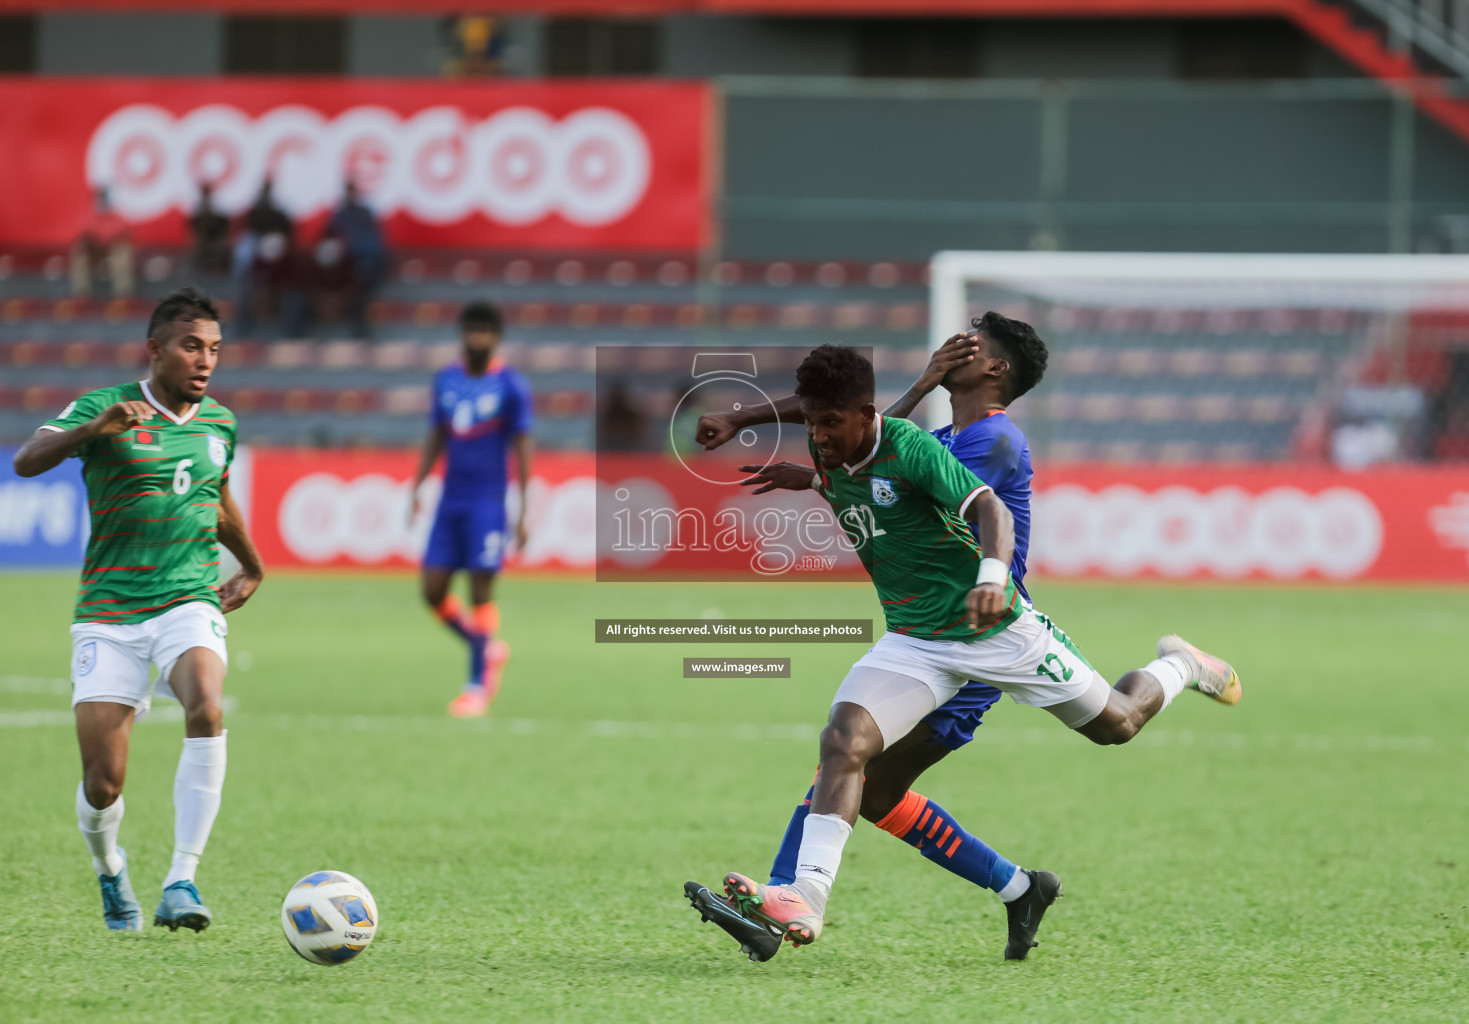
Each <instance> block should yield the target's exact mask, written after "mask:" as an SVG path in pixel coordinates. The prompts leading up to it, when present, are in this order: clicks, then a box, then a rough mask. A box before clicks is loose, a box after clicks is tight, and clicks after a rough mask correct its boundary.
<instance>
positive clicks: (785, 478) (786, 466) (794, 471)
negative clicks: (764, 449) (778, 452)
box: [740, 462, 816, 494]
mask: <svg viewBox="0 0 1469 1024" xmlns="http://www.w3.org/2000/svg"><path fill="white" fill-rule="evenodd" d="M740 472H741V473H754V474H755V475H754V476H752V477H750V479H748V480H741V481H740V486H741V487H751V486H754V485H755V484H762V485H763V486H761V487H757V488H756V489H755V491H754V493H755V494H764V493H765V492H766V491H773V490H776V489H780V490H782V491H804V490H807V489H809V488H810V487H811V480H812V478H813V477H814V476H815V474H816V471H815V470H814V469H812V468H811V467H810V466H803V465H801V464H800V463H798V462H772V463H771V464H770V465H768V466H741V467H740Z"/></svg>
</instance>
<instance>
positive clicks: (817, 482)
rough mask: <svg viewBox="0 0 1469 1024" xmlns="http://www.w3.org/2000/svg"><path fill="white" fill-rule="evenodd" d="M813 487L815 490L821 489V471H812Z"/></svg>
mask: <svg viewBox="0 0 1469 1024" xmlns="http://www.w3.org/2000/svg"><path fill="white" fill-rule="evenodd" d="M811 489H812V490H813V491H819V490H821V474H820V473H812V474H811Z"/></svg>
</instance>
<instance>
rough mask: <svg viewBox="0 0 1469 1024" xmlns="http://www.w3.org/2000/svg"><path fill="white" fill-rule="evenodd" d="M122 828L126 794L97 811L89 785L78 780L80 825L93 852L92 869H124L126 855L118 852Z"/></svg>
mask: <svg viewBox="0 0 1469 1024" xmlns="http://www.w3.org/2000/svg"><path fill="white" fill-rule="evenodd" d="M121 827H122V794H118V797H117V799H116V800H114V801H113V802H112V806H111V807H104V808H102V810H100V811H99V810H97V808H95V807H93V806H92V805H91V804H89V803H87V787H86V786H85V785H84V784H83V783H80V782H78V783H77V828H79V829H81V830H82V838H83V839H85V840H86V841H87V849H89V850H91V851H92V869H93V870H94V871H96V872H97V874H99V875H115V874H117V873H118V872H119V871H121V870H122V855H121V854H120V853H118V852H117V830H118V829H119V828H121Z"/></svg>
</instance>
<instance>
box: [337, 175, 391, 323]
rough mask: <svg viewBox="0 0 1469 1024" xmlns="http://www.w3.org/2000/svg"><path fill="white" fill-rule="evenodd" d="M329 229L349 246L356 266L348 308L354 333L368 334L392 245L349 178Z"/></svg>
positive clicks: (349, 252)
mask: <svg viewBox="0 0 1469 1024" xmlns="http://www.w3.org/2000/svg"><path fill="white" fill-rule="evenodd" d="M327 229H328V230H329V231H330V232H332V233H334V234H335V235H336V236H337V237H338V238H340V239H341V240H342V241H343V243H345V245H346V247H347V255H348V256H350V257H351V260H352V268H353V285H354V287H353V289H352V301H351V303H350V305H349V308H348V310H347V317H348V320H349V321H350V324H351V327H352V331H353V334H354V335H355V336H356V337H358V338H366V337H367V336H368V330H367V310H368V308H369V307H370V306H371V305H372V300H373V297H374V296H375V295H376V294H377V290H378V287H379V286H380V285H381V284H382V281H383V277H384V276H385V275H386V273H387V269H388V247H387V243H386V242H385V241H384V239H383V231H382V226H381V225H379V224H378V220H377V214H375V213H373V212H372V209H371V208H370V207H369V206H368V205H367V204H366V203H364V202H363V201H362V196H361V194H360V193H359V192H358V190H357V184H356V182H352V181H349V182H347V187H346V190H345V191H344V193H343V196H342V205H341V206H339V207H337V209H336V210H335V211H334V212H333V213H332V216H331V220H330V221H329V222H328V224H327Z"/></svg>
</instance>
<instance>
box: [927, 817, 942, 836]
mask: <svg viewBox="0 0 1469 1024" xmlns="http://www.w3.org/2000/svg"><path fill="white" fill-rule="evenodd" d="M943 823H944V819H943V818H941V817H939V816H938V815H937V814H935V815H934V816H933V827H931V828H930V829H929V830H928V838H930V839H932V838H933V834H934V833H935V832H937V831H938V830H939V826H940V825H942V824H943Z"/></svg>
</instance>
